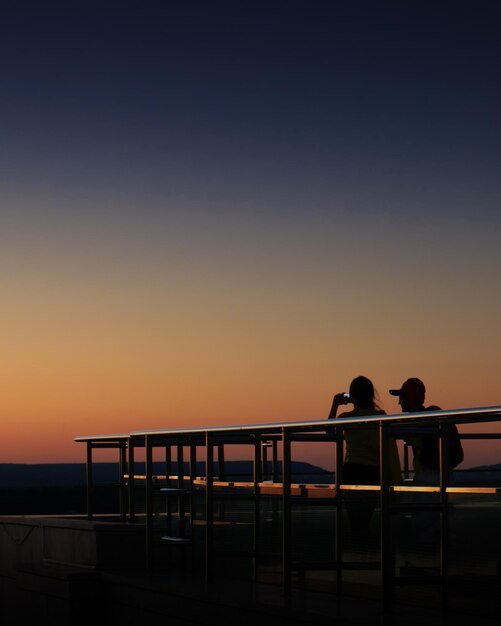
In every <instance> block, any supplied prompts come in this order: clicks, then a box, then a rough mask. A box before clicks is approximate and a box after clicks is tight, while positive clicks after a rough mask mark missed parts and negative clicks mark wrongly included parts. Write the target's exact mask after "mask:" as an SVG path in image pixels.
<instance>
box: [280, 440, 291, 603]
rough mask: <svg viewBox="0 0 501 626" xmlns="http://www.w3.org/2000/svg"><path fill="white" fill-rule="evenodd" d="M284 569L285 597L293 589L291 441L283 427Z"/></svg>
mask: <svg viewBox="0 0 501 626" xmlns="http://www.w3.org/2000/svg"><path fill="white" fill-rule="evenodd" d="M282 449H283V454H282V524H283V526H282V569H283V592H284V596H285V597H289V596H290V595H291V590H292V554H291V550H292V534H291V441H290V435H289V431H288V430H287V429H286V428H282Z"/></svg>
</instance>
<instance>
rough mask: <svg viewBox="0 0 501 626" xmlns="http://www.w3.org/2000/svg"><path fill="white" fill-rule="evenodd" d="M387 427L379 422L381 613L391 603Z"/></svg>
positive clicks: (391, 557) (391, 559)
mask: <svg viewBox="0 0 501 626" xmlns="http://www.w3.org/2000/svg"><path fill="white" fill-rule="evenodd" d="M388 452H389V445H388V427H387V426H386V425H385V424H384V423H383V421H382V420H380V421H379V479H380V480H379V484H380V492H379V493H380V503H381V600H382V605H383V606H382V608H383V613H390V612H391V609H392V603H393V583H394V580H393V578H394V572H393V555H392V546H391V520H390V471H389V470H390V464H389V460H388Z"/></svg>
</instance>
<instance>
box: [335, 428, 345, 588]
mask: <svg viewBox="0 0 501 626" xmlns="http://www.w3.org/2000/svg"><path fill="white" fill-rule="evenodd" d="M342 483H343V429H342V428H339V427H336V589H337V593H338V595H340V594H341V593H342V590H343V492H342V490H341V485H342Z"/></svg>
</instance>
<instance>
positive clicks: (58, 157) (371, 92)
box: [0, 0, 501, 463]
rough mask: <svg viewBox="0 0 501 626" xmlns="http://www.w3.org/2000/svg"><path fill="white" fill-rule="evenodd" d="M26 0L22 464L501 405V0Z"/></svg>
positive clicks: (17, 144)
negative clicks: (159, 431)
mask: <svg viewBox="0 0 501 626" xmlns="http://www.w3.org/2000/svg"><path fill="white" fill-rule="evenodd" d="M7 4H8V5H10V6H8V7H7V8H5V6H3V7H2V9H1V12H0V50H1V65H2V73H1V77H2V78H1V85H2V87H1V91H2V96H1V98H0V125H1V141H0V241H1V245H0V260H1V263H0V279H1V289H2V306H1V308H0V333H1V334H0V337H1V346H2V359H1V361H0V381H1V393H0V416H1V436H0V462H3V463H5V462H16V463H30V462H66V461H82V460H83V459H84V449H83V446H81V445H78V444H76V443H74V441H73V439H74V437H75V436H78V435H88V434H106V433H117V432H129V431H131V430H132V431H133V430H141V429H154V428H170V427H183V426H186V427H188V426H206V425H207V426H208V425H210V426H216V425H219V424H221V425H222V424H239V423H252V422H272V421H289V420H290V421H294V420H304V419H323V418H325V417H326V416H327V414H328V411H329V408H330V403H331V399H332V394H333V393H335V392H338V391H345V390H347V388H348V386H349V383H350V381H351V379H352V378H353V377H354V376H357V375H359V374H364V375H366V376H368V377H369V378H371V379H372V380H373V382H374V384H375V386H376V388H377V390H378V392H379V396H380V400H381V404H382V406H383V408H384V409H385V410H386V411H387V412H388V413H396V412H399V411H398V409H399V407H398V404H397V402H396V399H395V398H393V397H391V396H389V394H388V389H389V388H390V387H397V386H400V384H401V383H402V382H403V381H404V380H405V379H406V378H408V377H409V376H419V377H420V378H422V379H423V380H424V382H425V383H426V386H427V389H428V394H427V401H428V402H429V403H433V404H437V405H439V406H441V407H443V408H448V409H450V408H455V407H470V406H489V405H501V388H500V383H499V380H498V378H499V374H500V372H501V367H500V365H501V339H500V332H499V328H500V320H501V290H500V273H501V242H500V235H501V203H500V201H501V176H500V174H501V172H500V165H501V116H500V112H501V80H500V69H499V68H500V66H501V64H500V62H501V37H500V35H499V33H500V32H501V19H500V17H501V9H500V8H499V6H498V5H497V3H495V2H484V1H482V0H480V1H476V2H473V1H472V2H422V1H420V2H405V3H403V2H397V3H386V2H356V1H355V2H352V1H350V2H336V1H331V2H324V1H314V2H311V1H310V2H307V1H306V0H305V1H302V2H297V1H290V0H288V1H284V2H279V1H274V0H268V1H266V2H264V1H263V2H261V1H259V0H254V1H245V0H242V1H233V2H229V1H228V2H219V1H210V0H206V1H204V2H201V1H193V2H191V1H181V0H179V1H172V2H170V1H169V2H148V1H146V2H143V3H127V2H125V3H124V2H120V3H115V2H78V3H74V2H60V3H55V2H31V3H30V2H20V3H7ZM490 428H491V429H492V427H490ZM489 446H490V447H489V448H488V449H487V448H486V449H484V448H483V449H482V450H483V452H482V453H481V454H480V453H479V452H478V450H477V452H474V451H472V454H476V456H475V457H473V456H472V457H471V460H472V462H473V461H475V462H476V461H478V460H481V459H482V460H483V459H487V460H488V461H489V462H501V442H500V444H499V445H498V446H497V447H496V446H493V444H489Z"/></svg>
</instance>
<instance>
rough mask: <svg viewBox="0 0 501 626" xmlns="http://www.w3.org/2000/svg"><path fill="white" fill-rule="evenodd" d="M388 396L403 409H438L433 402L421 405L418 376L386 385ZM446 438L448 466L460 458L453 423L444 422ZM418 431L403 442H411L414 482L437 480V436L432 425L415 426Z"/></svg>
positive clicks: (434, 482)
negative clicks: (392, 387)
mask: <svg viewBox="0 0 501 626" xmlns="http://www.w3.org/2000/svg"><path fill="white" fill-rule="evenodd" d="M390 394H391V395H392V396H397V397H398V398H399V400H398V403H399V404H400V406H401V407H402V411H403V412H405V413H417V412H421V411H440V410H441V408H440V407H439V406H436V405H430V406H425V404H424V400H425V395H426V387H425V385H424V383H423V381H422V380H420V379H419V378H408V379H407V380H406V381H405V382H404V383H403V384H402V386H401V387H400V389H390ZM444 428H446V429H447V430H448V438H449V450H448V452H449V455H448V456H449V469H450V470H452V469H453V468H454V467H456V466H457V465H459V464H460V463H461V461H462V460H463V448H462V446H461V439H460V438H459V434H458V430H457V428H456V425H455V424H445V425H444ZM418 429H419V434H416V435H413V436H410V437H409V438H408V439H406V443H409V444H410V445H411V446H412V451H413V455H414V464H413V465H414V483H415V484H417V485H439V484H440V438H439V433H438V429H437V428H436V427H434V426H431V427H428V426H419V427H418Z"/></svg>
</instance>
